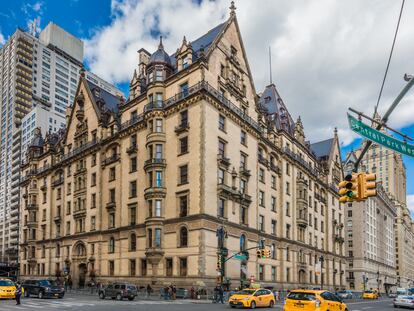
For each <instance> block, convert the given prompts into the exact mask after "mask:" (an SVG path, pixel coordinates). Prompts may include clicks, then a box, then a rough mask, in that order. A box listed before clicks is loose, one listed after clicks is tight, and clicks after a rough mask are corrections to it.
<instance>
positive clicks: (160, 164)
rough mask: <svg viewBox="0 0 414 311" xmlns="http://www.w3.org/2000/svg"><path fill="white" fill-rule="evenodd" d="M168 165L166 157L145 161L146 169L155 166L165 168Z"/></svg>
mask: <svg viewBox="0 0 414 311" xmlns="http://www.w3.org/2000/svg"><path fill="white" fill-rule="evenodd" d="M166 166H167V164H166V161H165V159H162V158H152V159H149V160H146V161H145V162H144V170H147V169H150V168H154V167H162V168H164V167H166Z"/></svg>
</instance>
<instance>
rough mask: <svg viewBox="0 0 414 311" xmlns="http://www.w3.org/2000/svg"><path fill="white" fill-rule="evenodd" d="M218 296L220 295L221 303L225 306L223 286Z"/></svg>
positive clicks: (219, 289)
mask: <svg viewBox="0 0 414 311" xmlns="http://www.w3.org/2000/svg"><path fill="white" fill-rule="evenodd" d="M218 294H219V301H220V302H221V303H222V304H224V290H223V286H221V285H220V286H219V288H218Z"/></svg>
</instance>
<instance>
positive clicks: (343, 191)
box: [339, 173, 360, 203]
mask: <svg viewBox="0 0 414 311" xmlns="http://www.w3.org/2000/svg"><path fill="white" fill-rule="evenodd" d="M359 175H360V174H357V173H353V174H348V175H346V176H345V180H343V181H341V182H340V183H339V195H340V196H341V197H340V198H339V202H341V203H345V202H353V201H358V200H359V199H360V194H359V185H358V182H359V178H358V176H359Z"/></svg>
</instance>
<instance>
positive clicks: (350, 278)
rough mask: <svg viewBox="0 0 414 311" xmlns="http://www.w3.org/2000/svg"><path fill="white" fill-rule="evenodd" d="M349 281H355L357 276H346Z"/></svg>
mask: <svg viewBox="0 0 414 311" xmlns="http://www.w3.org/2000/svg"><path fill="white" fill-rule="evenodd" d="M346 281H347V282H355V277H354V276H349V277H347V278H346Z"/></svg>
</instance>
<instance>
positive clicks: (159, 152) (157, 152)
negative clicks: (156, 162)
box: [155, 144, 162, 159]
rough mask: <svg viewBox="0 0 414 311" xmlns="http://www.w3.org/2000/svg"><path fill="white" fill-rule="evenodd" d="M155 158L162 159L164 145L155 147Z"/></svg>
mask: <svg viewBox="0 0 414 311" xmlns="http://www.w3.org/2000/svg"><path fill="white" fill-rule="evenodd" d="M155 158H156V159H162V145H160V144H156V145H155Z"/></svg>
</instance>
